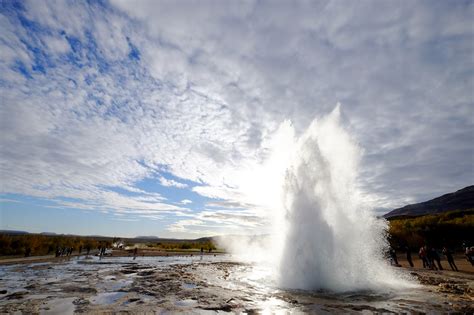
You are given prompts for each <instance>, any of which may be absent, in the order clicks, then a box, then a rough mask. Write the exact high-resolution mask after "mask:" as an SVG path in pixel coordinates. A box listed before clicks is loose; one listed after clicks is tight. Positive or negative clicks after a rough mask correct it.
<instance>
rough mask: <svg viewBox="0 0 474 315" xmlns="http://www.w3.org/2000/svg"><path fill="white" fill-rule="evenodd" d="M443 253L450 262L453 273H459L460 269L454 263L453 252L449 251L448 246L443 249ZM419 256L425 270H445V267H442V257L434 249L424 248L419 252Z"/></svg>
mask: <svg viewBox="0 0 474 315" xmlns="http://www.w3.org/2000/svg"><path fill="white" fill-rule="evenodd" d="M441 252H442V254H443V255H444V256H445V257H446V260H447V261H448V263H449V266H450V267H451V269H452V270H453V271H458V267H457V266H456V264H455V262H454V257H453V252H452V251H451V250H449V249H448V248H447V247H446V246H445V247H443V250H442V251H441ZM418 256H419V257H420V259H421V261H422V262H423V268H429V269H432V270H443V266H442V265H441V257H440V255H439V253H438V251H437V250H436V249H435V248H434V247H428V246H422V247H421V248H420V250H419V251H418Z"/></svg>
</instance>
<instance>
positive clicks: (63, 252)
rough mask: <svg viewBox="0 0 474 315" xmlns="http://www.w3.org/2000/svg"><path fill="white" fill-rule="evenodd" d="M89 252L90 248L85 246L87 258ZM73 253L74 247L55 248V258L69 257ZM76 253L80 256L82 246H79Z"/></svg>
mask: <svg viewBox="0 0 474 315" xmlns="http://www.w3.org/2000/svg"><path fill="white" fill-rule="evenodd" d="M90 251H91V248H90V247H89V246H87V247H86V255H88V256H89V254H90ZM73 252H74V247H67V246H64V247H60V246H57V247H56V257H69V256H71V255H72V253H73ZM78 253H79V255H81V254H82V246H79V249H78Z"/></svg>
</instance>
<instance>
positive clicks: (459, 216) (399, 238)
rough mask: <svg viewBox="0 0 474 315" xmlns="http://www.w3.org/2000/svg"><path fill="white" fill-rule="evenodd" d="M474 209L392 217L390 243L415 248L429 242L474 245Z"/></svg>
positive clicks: (455, 245)
mask: <svg viewBox="0 0 474 315" xmlns="http://www.w3.org/2000/svg"><path fill="white" fill-rule="evenodd" d="M472 231H474V209H473V210H464V211H449V212H445V213H441V214H437V215H424V216H419V217H399V218H393V219H390V225H389V231H388V232H389V235H390V243H391V244H392V245H393V246H395V247H399V246H408V247H410V248H412V249H417V248H420V247H421V246H424V245H428V246H433V247H436V248H441V247H443V246H448V247H450V248H453V249H460V248H461V247H462V245H463V244H465V245H466V246H474V234H473V233H472Z"/></svg>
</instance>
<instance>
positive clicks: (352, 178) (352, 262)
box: [228, 105, 412, 292]
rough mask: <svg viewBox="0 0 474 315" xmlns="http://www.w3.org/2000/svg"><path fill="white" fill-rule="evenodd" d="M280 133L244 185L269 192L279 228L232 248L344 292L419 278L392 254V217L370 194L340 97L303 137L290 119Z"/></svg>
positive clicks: (286, 282) (301, 283) (287, 283)
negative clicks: (366, 195)
mask: <svg viewBox="0 0 474 315" xmlns="http://www.w3.org/2000/svg"><path fill="white" fill-rule="evenodd" d="M276 138H278V140H277V141H276V143H277V144H276V148H274V157H273V158H271V159H270V161H269V162H268V163H267V165H266V166H264V167H263V168H262V169H263V170H262V171H261V174H260V175H262V176H259V174H258V173H257V172H253V173H252V174H253V176H251V177H252V181H249V182H248V184H247V185H244V186H248V185H250V186H251V185H252V184H253V186H251V189H250V190H251V191H252V192H253V193H254V195H255V196H267V197H266V199H268V200H267V202H265V201H264V202H263V203H265V204H266V206H267V208H269V212H268V221H269V222H272V223H273V233H271V237H270V238H265V241H266V240H268V243H265V244H262V243H264V242H263V241H262V242H261V243H259V244H255V243H252V244H241V242H238V243H239V244H236V242H233V243H231V244H228V245H230V246H229V247H230V249H231V250H233V251H234V253H237V254H239V252H240V253H242V252H243V253H245V256H246V257H249V256H251V257H252V258H257V257H258V260H260V262H262V261H263V262H264V263H266V265H267V266H268V265H270V266H271V268H272V269H273V270H274V272H273V274H274V280H276V283H277V285H278V286H279V287H283V288H294V289H307V290H314V289H326V290H330V291H338V292H341V291H353V290H367V289H368V290H377V291H379V290H383V289H393V288H397V287H405V286H408V285H410V286H411V285H412V284H411V283H410V282H409V281H408V280H407V279H406V276H404V275H403V274H402V273H401V272H397V271H395V270H394V268H392V267H390V266H389V265H388V263H387V260H386V258H385V257H384V253H385V251H386V250H387V246H388V244H387V240H386V229H387V225H386V222H385V220H383V219H377V218H376V217H375V215H374V214H373V213H372V210H371V209H370V205H367V203H366V202H363V200H362V196H363V194H361V193H360V191H359V189H358V186H357V167H358V162H359V158H360V153H361V152H360V149H359V148H358V146H357V145H356V144H355V142H354V140H353V139H352V138H351V136H350V135H349V134H348V132H347V131H346V130H345V129H344V128H342V127H341V125H340V110H339V105H338V106H337V107H336V108H335V109H334V110H333V112H332V113H331V114H329V115H328V116H327V117H324V118H323V119H321V120H315V121H313V122H312V124H311V125H310V126H309V128H308V129H307V130H306V131H305V132H304V133H303V134H302V135H301V136H300V137H299V138H298V139H297V138H295V136H294V130H293V127H292V126H291V125H290V124H288V123H286V124H284V125H282V128H280V131H279V135H278V136H277V137H276ZM257 177H259V178H266V182H262V183H259V182H258V180H259V179H256V178H257ZM269 177H271V178H270V179H268V178H269ZM255 182H256V184H255ZM259 189H261V191H257V190H259ZM255 191H257V193H255ZM256 247H257V248H256ZM239 249H241V250H239Z"/></svg>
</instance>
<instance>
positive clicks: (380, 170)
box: [0, 0, 474, 237]
mask: <svg viewBox="0 0 474 315" xmlns="http://www.w3.org/2000/svg"><path fill="white" fill-rule="evenodd" d="M473 20H474V2H473V1H457V0H456V1H431V0H430V1H294V2H291V1H217V0H216V1H188V0H184V1H137V0H134V1H128V0H113V1H89V3H87V2H85V1H25V2H23V1H18V2H17V1H9V0H7V1H1V2H0V97H1V98H0V101H1V104H0V150H1V151H0V172H1V173H0V201H1V205H0V229H17V230H27V231H31V232H42V231H52V232H58V233H77V234H102V235H111V236H113V235H121V236H136V235H158V236H171V237H199V236H205V235H214V234H221V233H252V232H254V231H261V230H262V229H263V227H264V224H265V222H264V220H262V216H261V211H260V210H261V209H260V208H259V205H258V204H256V203H252V202H250V201H251V200H252V199H251V198H249V196H248V191H249V189H248V187H249V186H248V184H249V183H261V181H260V179H259V176H261V175H262V174H265V173H261V172H259V171H258V169H259V167H260V166H262V165H266V164H265V163H267V160H268V156H269V151H270V149H271V147H272V143H274V142H275V134H276V133H277V130H279V126H280V125H281V124H284V123H285V122H286V123H288V122H290V121H291V124H292V125H293V126H294V128H295V130H296V133H297V134H301V133H302V132H303V131H304V130H305V129H306V128H307V127H308V125H309V124H310V123H311V121H312V120H313V119H314V118H318V117H323V116H324V115H327V114H328V113H330V112H331V111H332V109H333V108H334V107H335V106H336V104H337V103H340V104H341V107H340V110H341V113H342V123H343V127H344V128H345V129H346V130H347V131H348V132H349V133H350V134H351V135H352V136H353V137H354V139H356V141H357V143H358V144H359V146H360V148H361V149H362V150H363V156H362V160H361V165H360V169H359V171H360V173H359V183H360V187H361V189H362V190H363V191H364V192H365V193H366V196H367V200H370V202H371V206H372V207H373V208H374V209H376V211H378V212H379V213H383V212H384V211H385V212H386V211H388V210H390V209H392V208H394V207H397V206H402V205H404V204H406V203H410V202H418V201H424V200H427V199H430V198H432V197H436V196H438V195H440V194H443V193H447V192H452V191H455V190H457V189H460V188H463V187H464V186H467V185H471V184H473V181H474V169H473V167H474V136H473V135H474V80H473V78H474V57H473V56H474V37H473V35H474V24H473ZM244 177H245V178H244ZM243 178H244V179H243Z"/></svg>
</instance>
